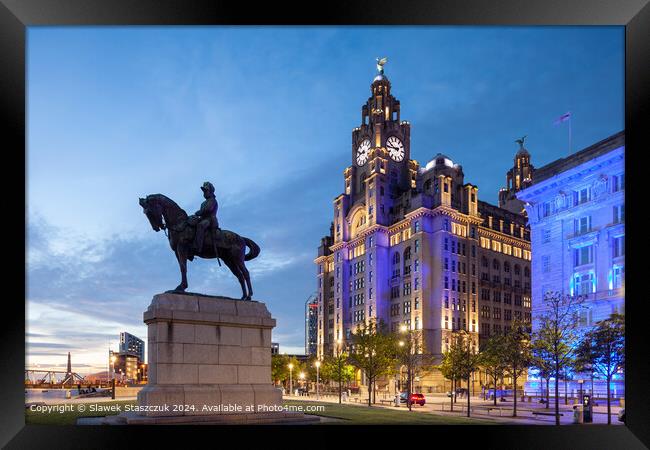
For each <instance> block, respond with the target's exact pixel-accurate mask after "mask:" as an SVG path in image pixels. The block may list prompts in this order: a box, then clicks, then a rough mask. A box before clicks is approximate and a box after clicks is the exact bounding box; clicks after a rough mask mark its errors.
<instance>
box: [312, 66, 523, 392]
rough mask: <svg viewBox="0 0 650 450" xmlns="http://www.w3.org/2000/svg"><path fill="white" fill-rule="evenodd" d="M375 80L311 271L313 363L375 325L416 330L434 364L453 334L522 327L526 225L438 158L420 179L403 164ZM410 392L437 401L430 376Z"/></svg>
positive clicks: (400, 140) (381, 87) (396, 108)
mask: <svg viewBox="0 0 650 450" xmlns="http://www.w3.org/2000/svg"><path fill="white" fill-rule="evenodd" d="M378 72H379V73H378V74H377V76H376V77H375V78H374V80H373V82H372V84H371V86H370V90H371V96H370V97H369V98H368V101H367V102H366V103H365V104H364V105H363V106H362V108H361V124H360V125H359V126H358V127H357V128H354V129H353V131H352V142H351V158H352V164H351V165H350V166H349V167H347V168H346V169H345V170H344V191H343V193H341V194H340V195H339V196H337V197H336V198H335V199H334V202H333V223H332V225H331V227H330V234H329V235H328V236H325V237H324V238H323V239H322V240H321V245H320V247H319V249H318V257H317V258H316V259H315V263H316V264H317V266H318V269H317V273H318V275H317V276H318V299H317V302H318V333H317V351H318V356H319V357H323V356H324V355H326V354H332V353H334V352H336V351H338V349H340V348H343V347H344V346H345V345H346V344H347V343H349V340H350V337H351V334H352V333H353V332H354V331H355V329H356V327H357V326H358V325H359V324H361V323H362V322H366V323H367V322H369V321H378V320H382V321H383V322H384V323H386V324H387V325H388V327H389V330H390V331H393V332H395V331H397V330H399V328H400V326H401V325H406V326H408V327H410V328H411V329H417V330H422V336H423V340H424V342H423V351H424V352H425V353H428V354H432V355H434V356H436V357H440V356H441V354H442V352H443V351H444V350H445V349H446V348H447V346H448V345H449V342H450V334H451V332H452V331H454V330H460V329H462V330H466V331H468V332H469V333H471V335H472V336H473V338H474V345H475V346H478V345H479V339H482V338H487V337H488V336H489V335H490V334H493V333H500V332H503V330H504V329H506V328H507V327H508V326H509V324H510V322H511V321H512V320H515V319H522V320H530V318H531V317H530V311H531V303H530V302H531V297H530V284H531V278H530V259H531V254H530V237H529V230H528V228H526V218H525V217H524V216H523V215H521V214H518V213H517V212H511V211H509V210H506V209H502V208H499V207H497V206H494V205H490V204H488V203H485V202H482V201H480V200H479V199H478V187H477V186H474V185H472V184H470V183H466V182H465V180H464V174H463V169H462V167H461V166H460V165H459V164H455V163H454V162H453V161H452V160H451V159H450V158H449V157H447V156H445V155H442V154H438V155H436V156H435V157H434V158H433V159H432V160H431V161H429V162H428V163H427V164H426V165H425V166H423V167H422V166H420V164H419V163H418V162H417V161H415V160H412V159H411V158H410V155H411V151H410V150H411V148H410V144H411V140H410V134H411V126H410V124H409V122H407V121H405V120H402V119H401V115H400V102H399V100H397V99H396V98H395V97H394V96H393V95H392V94H391V83H390V81H389V80H388V78H387V77H386V76H385V75H384V73H383V65H381V62H380V65H378ZM522 143H523V141H522ZM522 148H523V147H522ZM526 155H527V152H526ZM525 163H526V164H528V158H526V161H525ZM516 164H517V157H516V158H515V166H516ZM519 165H520V167H521V161H519ZM531 170H532V166H531ZM387 383H389V382H387ZM476 383H477V385H478V383H479V380H478V379H477V380H476ZM447 384H448V383H447ZM418 385H419V386H418ZM415 387H420V388H423V389H424V390H425V391H429V392H430V391H443V390H444V389H445V386H444V381H443V379H442V377H441V376H440V375H439V374H438V375H435V374H434V375H431V376H429V377H427V379H423V380H416V386H415ZM447 389H448V386H447Z"/></svg>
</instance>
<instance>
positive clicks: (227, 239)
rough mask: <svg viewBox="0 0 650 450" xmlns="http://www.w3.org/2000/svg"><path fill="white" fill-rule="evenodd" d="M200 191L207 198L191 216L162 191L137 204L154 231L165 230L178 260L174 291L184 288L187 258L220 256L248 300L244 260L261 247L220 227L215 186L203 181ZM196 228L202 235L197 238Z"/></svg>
mask: <svg viewBox="0 0 650 450" xmlns="http://www.w3.org/2000/svg"><path fill="white" fill-rule="evenodd" d="M201 190H203V192H204V197H205V199H206V201H205V202H203V204H202V205H201V209H199V211H197V214H196V215H194V216H188V215H187V213H186V212H185V211H184V210H183V209H182V208H181V207H180V206H178V205H177V204H176V202H174V201H173V200H172V199H170V198H168V197H166V196H164V195H162V194H152V195H148V196H147V198H141V199H140V206H142V209H143V212H144V213H145V214H146V216H147V218H148V219H149V223H150V224H151V227H152V228H153V230H154V231H156V232H158V231H160V230H166V234H167V237H168V239H169V245H170V246H171V248H172V251H173V252H174V254H175V255H176V259H177V260H178V265H179V267H180V270H181V278H182V279H181V284H179V285H178V286H177V287H176V289H175V290H176V291H181V292H182V291H185V289H187V260H188V259H189V260H190V261H192V260H193V259H194V257H195V256H198V257H199V258H204V259H214V258H219V259H221V260H222V261H223V262H224V264H225V265H226V266H228V268H229V269H230V271H231V272H232V274H233V275H234V276H235V277H237V280H238V281H239V284H240V285H241V289H242V300H251V298H252V296H253V288H252V287H251V279H250V274H249V273H248V269H246V264H245V263H244V262H245V261H250V260H251V259H253V258H256V257H257V256H258V255H259V254H260V247H259V246H258V245H257V244H256V243H255V242H253V241H252V240H251V239H248V238H246V237H243V236H239V235H238V234H237V233H234V232H232V231H228V230H222V229H220V228H219V224H218V222H217V218H216V212H217V202H216V198H215V197H214V187H213V186H212V184H211V183H209V182H206V183H204V184H203V186H202V187H201ZM197 229H198V230H200V232H201V233H205V235H202V236H201V237H198V238H197V237H196V232H197ZM197 244H198V247H197ZM247 247H248V249H249V250H250V251H249V252H248V253H246V251H245V250H246V248H247Z"/></svg>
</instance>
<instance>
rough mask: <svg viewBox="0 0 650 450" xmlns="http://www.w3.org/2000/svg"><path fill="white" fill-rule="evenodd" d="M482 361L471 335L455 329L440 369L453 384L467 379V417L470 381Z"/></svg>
mask: <svg viewBox="0 0 650 450" xmlns="http://www.w3.org/2000/svg"><path fill="white" fill-rule="evenodd" d="M479 363H480V355H479V353H477V352H476V346H475V345H474V341H473V340H472V337H471V335H470V334H469V333H468V332H466V331H464V330H460V331H454V332H453V333H452V336H451V343H450V345H449V350H447V351H446V352H444V353H443V358H442V364H440V366H438V369H439V370H440V372H441V373H442V375H443V376H444V377H445V378H447V379H449V380H451V381H452V384H453V383H454V381H456V380H459V381H460V380H466V381H467V417H469V416H470V395H469V394H470V383H471V377H472V373H473V372H475V371H476V370H477V369H478V367H479ZM453 396H454V392H453V386H452V404H451V409H452V411H453V408H454V405H453Z"/></svg>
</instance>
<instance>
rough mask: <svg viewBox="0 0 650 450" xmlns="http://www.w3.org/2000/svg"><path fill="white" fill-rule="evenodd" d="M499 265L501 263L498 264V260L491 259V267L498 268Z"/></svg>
mask: <svg viewBox="0 0 650 450" xmlns="http://www.w3.org/2000/svg"><path fill="white" fill-rule="evenodd" d="M500 266H501V265H500V264H499V261H497V260H496V259H493V260H492V268H493V269H494V270H499V267H500Z"/></svg>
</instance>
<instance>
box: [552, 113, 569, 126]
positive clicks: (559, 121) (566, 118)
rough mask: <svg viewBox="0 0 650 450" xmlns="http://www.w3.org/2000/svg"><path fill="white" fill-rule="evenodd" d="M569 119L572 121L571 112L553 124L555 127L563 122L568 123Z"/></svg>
mask: <svg viewBox="0 0 650 450" xmlns="http://www.w3.org/2000/svg"><path fill="white" fill-rule="evenodd" d="M569 119H571V113H570V112H568V113H565V114H562V115H561V116H560V117H558V119H557V120H556V121H555V122H553V125H559V124H561V123H562V122H566V121H567V120H569Z"/></svg>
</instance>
